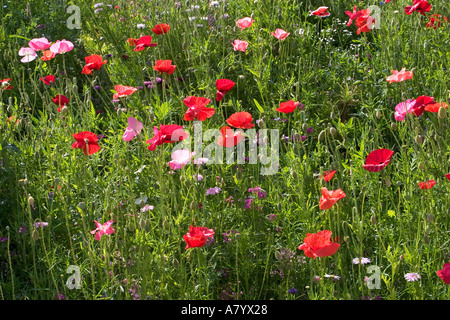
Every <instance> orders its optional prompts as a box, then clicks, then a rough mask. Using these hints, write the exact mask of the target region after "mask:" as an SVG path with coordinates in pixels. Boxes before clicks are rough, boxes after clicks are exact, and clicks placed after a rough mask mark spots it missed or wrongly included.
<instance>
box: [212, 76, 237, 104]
mask: <svg viewBox="0 0 450 320" xmlns="http://www.w3.org/2000/svg"><path fill="white" fill-rule="evenodd" d="M234 85H235V83H234V81H231V80H228V79H218V80H216V88H217V93H216V100H217V101H221V100H222V99H223V97H224V95H225V93H227V92H228V91H230V90H231V89H232V88H233V87H234Z"/></svg>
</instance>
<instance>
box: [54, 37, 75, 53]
mask: <svg viewBox="0 0 450 320" xmlns="http://www.w3.org/2000/svg"><path fill="white" fill-rule="evenodd" d="M73 48H74V46H73V43H72V42H70V41H67V40H66V39H63V40H61V41H60V40H58V41H56V42H55V43H54V44H52V45H51V46H50V51H51V52H53V53H54V54H63V53H66V52H69V51H71V50H72V49H73Z"/></svg>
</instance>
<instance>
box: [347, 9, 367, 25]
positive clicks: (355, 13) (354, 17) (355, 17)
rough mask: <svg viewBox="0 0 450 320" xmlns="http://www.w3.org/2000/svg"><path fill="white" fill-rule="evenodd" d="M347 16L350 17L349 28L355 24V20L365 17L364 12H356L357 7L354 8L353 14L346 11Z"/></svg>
mask: <svg viewBox="0 0 450 320" xmlns="http://www.w3.org/2000/svg"><path fill="white" fill-rule="evenodd" d="M345 14H346V15H348V16H349V19H348V22H347V27H350V26H351V25H352V23H353V20H356V19H358V18H359V17H360V16H362V15H363V11H361V10H358V11H356V6H354V7H353V12H350V11H345Z"/></svg>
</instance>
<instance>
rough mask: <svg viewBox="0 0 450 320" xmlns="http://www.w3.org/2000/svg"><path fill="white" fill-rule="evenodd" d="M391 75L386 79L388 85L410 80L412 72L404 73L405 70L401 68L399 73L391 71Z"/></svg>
mask: <svg viewBox="0 0 450 320" xmlns="http://www.w3.org/2000/svg"><path fill="white" fill-rule="evenodd" d="M391 72H392V75H390V76H389V77H387V78H386V81H387V82H389V83H392V82H402V81H405V80H409V79H412V77H413V72H412V71H406V68H403V69H402V70H400V71H397V70H391Z"/></svg>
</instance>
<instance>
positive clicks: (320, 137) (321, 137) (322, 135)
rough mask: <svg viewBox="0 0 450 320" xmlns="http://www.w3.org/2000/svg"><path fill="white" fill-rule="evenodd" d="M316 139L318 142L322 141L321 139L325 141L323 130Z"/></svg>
mask: <svg viewBox="0 0 450 320" xmlns="http://www.w3.org/2000/svg"><path fill="white" fill-rule="evenodd" d="M318 139H319V141H322V140H323V139H325V130H322V131H320V133H319V137H318Z"/></svg>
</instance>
